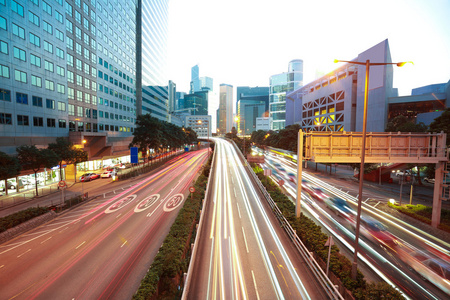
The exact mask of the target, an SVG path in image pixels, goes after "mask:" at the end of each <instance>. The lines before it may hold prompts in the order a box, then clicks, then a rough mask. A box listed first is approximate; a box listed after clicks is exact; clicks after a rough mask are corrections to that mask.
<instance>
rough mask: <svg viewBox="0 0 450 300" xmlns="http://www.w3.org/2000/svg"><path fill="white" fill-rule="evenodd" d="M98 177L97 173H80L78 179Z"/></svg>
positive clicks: (88, 179) (86, 179)
mask: <svg viewBox="0 0 450 300" xmlns="http://www.w3.org/2000/svg"><path fill="white" fill-rule="evenodd" d="M97 178H99V175H98V174H96V173H84V174H83V175H81V177H80V181H81V182H84V181H91V180H94V179H97Z"/></svg>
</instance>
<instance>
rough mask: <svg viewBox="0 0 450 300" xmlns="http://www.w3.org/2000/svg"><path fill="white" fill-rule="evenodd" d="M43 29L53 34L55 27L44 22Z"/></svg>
mask: <svg viewBox="0 0 450 300" xmlns="http://www.w3.org/2000/svg"><path fill="white" fill-rule="evenodd" d="M42 27H43V28H44V31H46V32H48V33H50V34H53V26H52V25H50V24H49V23H47V22H45V21H44V24H43V25H42Z"/></svg>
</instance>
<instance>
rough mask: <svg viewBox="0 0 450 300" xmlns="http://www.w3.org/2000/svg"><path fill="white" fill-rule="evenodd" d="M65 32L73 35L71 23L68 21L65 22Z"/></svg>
mask: <svg viewBox="0 0 450 300" xmlns="http://www.w3.org/2000/svg"><path fill="white" fill-rule="evenodd" d="M66 3H67V2H66ZM66 30H67V31H68V32H70V33H71V34H73V23H72V22H70V21H69V20H67V21H66Z"/></svg>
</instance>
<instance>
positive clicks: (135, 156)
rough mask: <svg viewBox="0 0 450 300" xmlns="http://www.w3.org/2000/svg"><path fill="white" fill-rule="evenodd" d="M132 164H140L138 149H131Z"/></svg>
mask: <svg viewBox="0 0 450 300" xmlns="http://www.w3.org/2000/svg"><path fill="white" fill-rule="evenodd" d="M130 162H131V163H132V164H137V163H139V157H138V148H137V147H131V148H130Z"/></svg>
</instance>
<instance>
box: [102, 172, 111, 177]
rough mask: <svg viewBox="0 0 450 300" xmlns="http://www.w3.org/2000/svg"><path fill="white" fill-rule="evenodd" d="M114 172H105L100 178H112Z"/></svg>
mask: <svg viewBox="0 0 450 300" xmlns="http://www.w3.org/2000/svg"><path fill="white" fill-rule="evenodd" d="M111 176H112V172H111V171H105V172H103V173H102V174H101V175H100V178H111Z"/></svg>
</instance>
